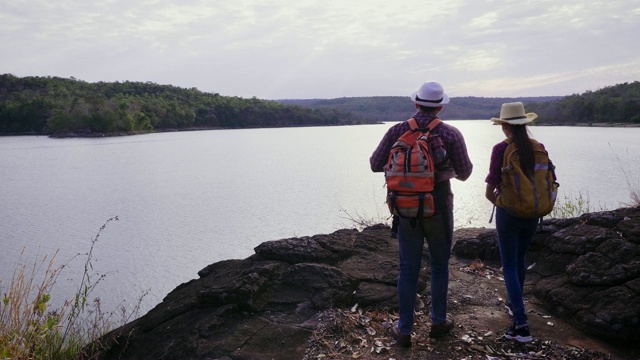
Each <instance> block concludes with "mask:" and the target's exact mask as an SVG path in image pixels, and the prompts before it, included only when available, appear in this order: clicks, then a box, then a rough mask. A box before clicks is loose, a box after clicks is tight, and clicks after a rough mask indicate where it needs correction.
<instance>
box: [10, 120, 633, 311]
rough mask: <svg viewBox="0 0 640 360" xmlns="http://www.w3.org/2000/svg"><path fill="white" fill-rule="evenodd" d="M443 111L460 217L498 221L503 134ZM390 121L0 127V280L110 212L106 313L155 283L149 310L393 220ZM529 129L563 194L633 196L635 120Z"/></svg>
mask: <svg viewBox="0 0 640 360" xmlns="http://www.w3.org/2000/svg"><path fill="white" fill-rule="evenodd" d="M448 122H449V123H450V124H453V125H454V126H456V127H458V128H459V129H460V130H461V131H462V133H463V135H464V136H465V139H466V141H467V146H468V148H469V153H470V156H471V159H472V161H473V163H474V172H473V174H472V176H471V178H470V179H469V180H467V181H466V182H459V181H454V182H453V190H454V193H455V217H456V227H458V228H459V227H492V226H493V224H489V223H488V219H489V216H490V213H491V204H490V203H489V202H488V201H486V200H485V199H484V178H485V176H486V174H487V171H488V166H489V165H488V164H489V155H490V152H491V148H492V146H493V145H494V144H495V143H497V142H499V141H501V140H502V139H503V134H502V132H501V130H500V127H498V126H492V125H490V122H489V121H470V120H458V121H448ZM389 126H390V124H380V125H359V126H342V127H304V128H278V129H242V130H212V131H189V132H173V133H157V134H145V135H136V136H125V137H107V138H90V139H89V138H67V139H51V138H48V137H36V136H15V137H0V169H1V170H0V171H1V172H0V204H1V206H0V217H1V219H2V220H1V221H2V222H1V225H0V241H1V244H2V253H1V254H0V260H1V261H0V279H1V280H2V282H1V283H0V291H1V292H2V293H5V292H6V287H7V285H8V283H9V282H10V279H11V276H12V274H13V271H14V269H15V267H16V265H17V264H21V263H26V264H33V263H34V262H35V261H37V259H40V258H42V257H43V256H44V255H49V256H50V255H53V253H54V252H55V251H56V250H58V249H59V250H60V253H59V254H58V256H57V259H58V263H59V264H63V263H65V262H66V261H67V260H68V259H70V258H72V257H73V256H74V255H76V254H82V253H86V252H87V251H89V249H90V247H91V242H92V240H93V239H94V238H95V236H96V234H97V233H98V230H99V229H100V227H101V226H102V225H103V224H104V223H105V222H106V221H107V219H110V218H112V217H114V216H117V217H118V219H119V221H117V222H116V221H114V222H110V223H109V224H108V225H107V227H106V228H105V229H104V231H103V232H102V233H101V235H100V237H99V238H98V241H97V242H96V244H95V248H94V250H93V261H92V265H93V270H94V272H95V273H98V274H104V275H105V277H104V279H103V280H102V283H100V284H99V286H98V287H97V288H96V291H95V292H94V295H95V296H97V297H99V298H100V299H101V301H102V304H103V309H107V310H109V309H113V308H115V307H116V306H119V305H121V304H122V305H124V306H125V307H127V308H132V306H133V305H134V304H135V303H136V302H137V300H138V299H139V298H140V296H141V294H143V293H144V292H148V295H146V296H145V297H144V298H143V303H142V308H141V312H142V313H145V312H147V311H148V310H149V309H151V308H152V307H153V306H155V305H156V304H157V303H159V302H160V301H161V300H162V298H163V297H164V296H165V295H166V294H167V293H168V292H170V291H171V290H172V289H174V288H175V287H176V286H177V285H179V284H181V283H183V282H186V281H189V280H191V279H194V278H197V272H198V271H199V270H200V269H202V268H204V267H205V266H207V265H209V264H211V263H214V262H217V261H220V260H225V259H241V258H245V257H247V256H249V255H251V254H253V248H254V247H255V246H257V245H258V244H260V243H262V242H264V241H267V240H277V239H282V238H290V237H301V236H310V235H315V234H323V233H331V232H333V231H335V230H337V229H340V228H350V227H355V226H356V224H355V223H354V222H353V221H352V220H350V217H352V218H355V219H364V220H366V221H369V222H378V221H381V222H384V221H387V218H388V211H387V209H386V206H385V204H384V197H385V189H384V179H383V175H382V174H380V173H372V172H371V171H370V169H369V160H368V159H369V156H370V155H371V152H372V151H373V150H374V148H375V147H376V146H377V144H378V142H379V140H380V139H381V138H382V136H383V134H384V133H385V131H386V130H387V129H388V127H389ZM530 130H531V133H532V134H533V136H534V137H535V138H537V139H538V140H540V141H541V142H543V143H544V144H545V146H546V147H547V149H548V150H549V152H550V155H551V158H552V160H553V161H554V163H555V164H556V166H557V175H558V178H559V182H560V184H561V186H560V189H559V190H560V195H559V196H560V199H564V198H565V197H567V198H569V199H575V198H577V197H580V196H581V197H583V199H586V200H588V204H589V206H590V209H591V210H592V211H595V210H602V209H612V208H617V207H620V206H621V204H624V203H628V202H630V197H629V187H628V184H627V180H629V181H631V182H632V185H633V186H635V188H636V189H638V187H639V186H638V185H640V184H639V183H638V181H639V180H638V179H639V175H638V174H639V171H638V170H639V166H640V165H639V164H640V142H639V141H638V139H640V128H603V127H560V126H554V127H545V126H537V127H531V128H530ZM625 173H626V175H625ZM23 251H24V254H22V255H21V253H22V252H23ZM83 266H84V262H83V260H82V258H76V259H74V260H71V262H70V263H69V264H68V266H67V268H66V269H65V270H64V271H63V274H62V275H61V276H60V278H59V279H58V282H57V284H56V291H57V292H59V293H56V294H53V295H54V296H53V298H54V300H56V299H60V298H62V297H68V296H69V295H70V294H71V293H72V292H73V290H74V288H75V286H78V281H79V279H80V277H81V276H82V272H83Z"/></svg>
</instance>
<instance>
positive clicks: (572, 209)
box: [549, 192, 607, 219]
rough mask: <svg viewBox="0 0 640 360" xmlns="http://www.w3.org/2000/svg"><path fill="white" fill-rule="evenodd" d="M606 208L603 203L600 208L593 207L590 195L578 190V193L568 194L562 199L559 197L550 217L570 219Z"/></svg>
mask: <svg viewBox="0 0 640 360" xmlns="http://www.w3.org/2000/svg"><path fill="white" fill-rule="evenodd" d="M604 210H607V209H606V207H605V206H604V205H601V204H599V206H598V208H593V206H592V205H591V200H590V199H589V195H588V194H587V195H582V192H578V193H577V194H566V195H564V196H563V198H562V199H560V198H558V200H556V204H555V206H554V207H553V210H552V211H551V213H550V214H549V217H551V218H560V219H568V218H574V217H578V216H580V215H582V214H585V213H589V212H593V211H604Z"/></svg>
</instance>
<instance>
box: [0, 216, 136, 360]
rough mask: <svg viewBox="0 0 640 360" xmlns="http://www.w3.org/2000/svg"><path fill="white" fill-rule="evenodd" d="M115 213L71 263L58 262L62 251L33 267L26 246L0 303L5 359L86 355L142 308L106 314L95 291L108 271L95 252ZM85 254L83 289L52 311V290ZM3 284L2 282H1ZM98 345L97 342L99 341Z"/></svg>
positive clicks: (0, 333) (0, 340) (0, 354)
mask: <svg viewBox="0 0 640 360" xmlns="http://www.w3.org/2000/svg"><path fill="white" fill-rule="evenodd" d="M114 220H115V221H117V220H118V218H117V217H114V218H111V219H109V220H107V222H105V224H104V225H102V227H101V228H100V230H99V231H98V233H97V235H96V236H95V238H94V239H93V241H92V243H91V247H90V249H89V252H88V253H86V254H78V255H76V256H75V257H73V258H72V259H70V260H69V261H67V262H66V263H65V264H63V265H60V266H57V265H56V257H57V255H58V252H57V251H56V253H55V254H54V255H53V256H51V257H49V256H47V255H45V256H44V257H43V258H42V259H41V260H40V261H36V262H34V264H33V265H27V264H26V263H25V261H23V258H24V250H23V252H22V254H21V257H20V259H19V261H18V264H19V265H17V266H16V269H15V270H14V274H13V277H12V279H11V282H10V283H9V284H8V286H7V287H6V292H5V293H3V294H2V302H1V305H0V358H2V359H47V360H49V359H61V360H62V359H65V360H67V359H75V358H81V357H82V358H86V357H85V356H84V355H85V352H93V350H95V349H85V345H86V344H89V343H91V344H95V342H94V340H96V339H98V338H99V337H100V336H101V335H103V334H104V333H106V332H107V331H108V330H110V329H112V328H113V327H114V326H118V325H122V324H124V323H126V322H128V321H129V320H131V317H132V316H134V315H137V309H138V308H139V305H140V302H141V300H142V297H144V295H143V296H142V297H141V298H140V300H139V301H138V306H137V307H136V309H134V311H133V312H132V313H131V314H129V315H127V311H126V310H125V309H124V307H121V308H120V309H118V310H116V311H112V312H104V311H103V310H102V309H101V306H100V299H99V298H91V294H92V292H93V290H94V289H95V288H96V286H97V285H98V284H99V283H100V281H101V280H102V279H103V278H104V275H99V274H96V273H94V272H93V267H92V265H91V264H92V259H93V250H94V247H95V245H96V243H97V241H98V239H99V237H100V234H101V233H102V231H103V230H104V229H105V227H106V226H107V224H108V223H109V222H111V221H114ZM79 257H84V259H85V263H84V273H83V274H82V277H81V281H80V283H79V286H78V289H77V291H76V292H75V293H74V294H72V295H71V296H70V297H69V298H68V299H65V300H64V301H63V305H62V306H60V307H59V308H56V309H51V308H49V307H50V301H51V295H50V294H51V293H52V290H53V289H54V287H55V284H56V281H57V279H58V276H59V275H60V272H61V271H62V270H63V269H64V268H66V267H67V266H68V264H69V263H70V262H71V261H72V260H74V259H76V258H79ZM0 285H2V281H1V280H0ZM94 346H97V345H94Z"/></svg>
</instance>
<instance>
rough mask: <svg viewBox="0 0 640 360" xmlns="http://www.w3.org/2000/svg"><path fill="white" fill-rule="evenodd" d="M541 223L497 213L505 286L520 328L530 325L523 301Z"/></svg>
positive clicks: (517, 325) (501, 210)
mask: <svg viewBox="0 0 640 360" xmlns="http://www.w3.org/2000/svg"><path fill="white" fill-rule="evenodd" d="M539 220H540V219H538V218H535V219H521V218H517V217H515V216H512V215H510V214H509V213H508V212H507V211H506V210H505V209H503V208H500V207H498V208H497V209H496V230H497V231H498V246H499V247H500V260H501V261H502V271H503V273H504V284H505V286H506V288H507V294H508V296H509V302H510V303H511V305H510V307H511V311H512V312H513V318H514V321H515V324H516V327H521V326H524V325H526V324H527V314H526V312H525V309H524V302H523V301H522V293H523V291H524V277H525V273H526V271H527V264H526V258H527V251H528V250H529V245H531V241H532V240H533V235H534V234H535V232H536V227H537V226H538V222H539Z"/></svg>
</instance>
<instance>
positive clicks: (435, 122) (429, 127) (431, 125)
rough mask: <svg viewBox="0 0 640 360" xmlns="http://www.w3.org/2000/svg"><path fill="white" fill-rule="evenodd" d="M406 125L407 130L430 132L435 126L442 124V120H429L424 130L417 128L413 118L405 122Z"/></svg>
mask: <svg viewBox="0 0 640 360" xmlns="http://www.w3.org/2000/svg"><path fill="white" fill-rule="evenodd" d="M407 124H409V129H411V130H413V131H416V130H420V131H421V132H423V133H426V132H430V131H431V130H433V129H435V128H436V126H438V125H440V124H442V120H440V118H437V117H436V118H433V120H431V121H430V122H429V125H427V128H426V129H421V128H419V127H418V122H417V121H416V119H415V118H411V119H409V120H407Z"/></svg>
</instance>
